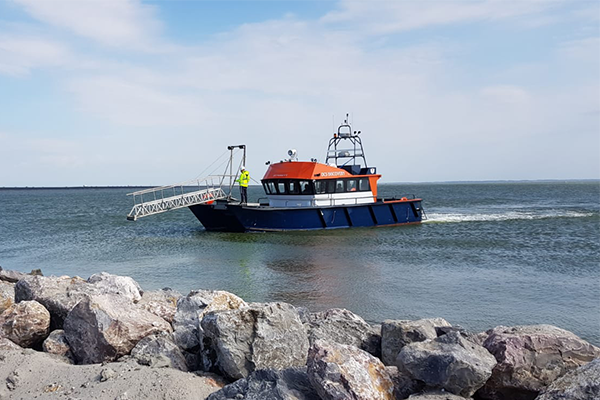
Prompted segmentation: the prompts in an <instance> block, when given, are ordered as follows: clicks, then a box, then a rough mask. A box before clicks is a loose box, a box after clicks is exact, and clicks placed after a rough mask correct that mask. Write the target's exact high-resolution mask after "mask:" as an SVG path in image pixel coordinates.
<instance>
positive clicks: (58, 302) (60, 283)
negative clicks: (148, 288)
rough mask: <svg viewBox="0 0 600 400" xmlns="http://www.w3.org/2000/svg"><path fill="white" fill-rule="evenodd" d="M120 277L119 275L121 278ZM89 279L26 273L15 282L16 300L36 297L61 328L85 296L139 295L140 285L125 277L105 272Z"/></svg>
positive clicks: (128, 296) (129, 299)
mask: <svg viewBox="0 0 600 400" xmlns="http://www.w3.org/2000/svg"><path fill="white" fill-rule="evenodd" d="M121 278H122V279H121ZM90 280H91V281H92V282H93V283H90V282H88V281H86V280H84V279H81V278H79V277H73V278H71V277H69V276H59V277H56V276H48V277H44V276H29V275H27V276H25V277H24V278H23V279H21V280H19V282H17V284H16V285H15V301H16V302H19V301H23V300H36V301H38V302H40V303H41V304H43V305H44V307H46V308H47V309H48V311H50V315H51V316H52V329H53V330H54V329H62V327H63V323H64V320H65V318H66V317H67V314H68V313H69V311H71V310H72V309H73V307H75V305H76V304H77V303H79V302H80V301H81V300H83V299H84V298H87V297H89V296H97V295H103V294H116V295H120V296H122V297H124V298H126V299H127V300H128V301H133V300H135V299H139V297H140V292H139V291H138V292H137V295H136V290H137V288H138V287H139V285H137V283H135V281H133V280H132V279H131V278H128V277H120V276H116V275H110V274H106V273H102V274H96V275H93V276H92V277H91V278H90Z"/></svg>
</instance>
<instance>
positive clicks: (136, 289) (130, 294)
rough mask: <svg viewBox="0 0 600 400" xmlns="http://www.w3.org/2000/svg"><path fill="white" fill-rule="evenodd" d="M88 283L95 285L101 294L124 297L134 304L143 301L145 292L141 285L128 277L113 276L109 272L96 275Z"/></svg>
mask: <svg viewBox="0 0 600 400" xmlns="http://www.w3.org/2000/svg"><path fill="white" fill-rule="evenodd" d="M87 281H88V283H91V284H92V285H94V286H95V287H96V288H97V289H98V291H99V293H101V294H108V293H112V294H116V295H119V296H124V297H126V298H128V299H130V300H131V301H133V302H138V301H140V300H141V299H142V293H144V291H143V290H142V288H141V287H140V285H139V284H138V283H137V282H136V281H134V280H133V278H130V277H128V276H119V275H112V274H109V273H108V272H101V273H99V274H94V275H92V276H90V277H89V278H88V280H87Z"/></svg>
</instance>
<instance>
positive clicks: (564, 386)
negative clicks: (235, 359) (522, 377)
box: [536, 358, 600, 400]
mask: <svg viewBox="0 0 600 400" xmlns="http://www.w3.org/2000/svg"><path fill="white" fill-rule="evenodd" d="M588 399H600V358H596V359H595V360H594V361H592V362H590V363H588V364H584V365H582V366H581V367H579V368H577V369H575V370H573V371H570V372H567V373H566V374H565V375H563V376H562V377H560V378H558V379H557V380H555V381H554V382H552V383H551V384H550V386H548V387H547V388H546V389H545V390H544V392H543V393H542V394H541V395H539V396H538V397H536V400H588Z"/></svg>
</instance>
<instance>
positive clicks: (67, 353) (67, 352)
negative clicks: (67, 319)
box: [42, 329, 75, 362]
mask: <svg viewBox="0 0 600 400" xmlns="http://www.w3.org/2000/svg"><path fill="white" fill-rule="evenodd" d="M42 348H43V349H44V351H45V352H46V353H50V354H56V355H59V356H62V357H65V358H66V359H68V360H70V361H72V362H73V361H75V357H74V356H73V353H72V352H71V346H69V342H67V338H66V337H65V331H63V330H62V329H57V330H55V331H52V332H50V335H48V337H47V338H46V340H44V343H42Z"/></svg>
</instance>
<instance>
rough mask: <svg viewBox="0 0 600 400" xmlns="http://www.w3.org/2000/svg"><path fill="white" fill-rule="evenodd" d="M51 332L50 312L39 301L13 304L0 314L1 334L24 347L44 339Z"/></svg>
mask: <svg viewBox="0 0 600 400" xmlns="http://www.w3.org/2000/svg"><path fill="white" fill-rule="evenodd" d="M49 332H50V313H49V312H48V310H46V309H45V308H44V306H43V305H41V304H40V303H38V302H37V301H23V302H21V303H17V304H13V305H12V306H10V307H9V308H7V309H6V310H5V311H4V312H3V313H2V315H0V334H1V335H2V336H5V337H7V338H8V339H10V340H12V341H13V342H15V343H16V344H18V345H19V346H22V347H31V346H33V345H35V344H38V343H40V342H41V341H43V340H44V339H45V338H46V337H47V336H48V333H49Z"/></svg>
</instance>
